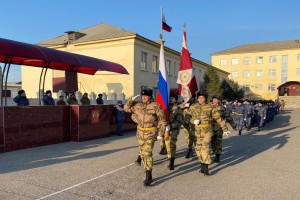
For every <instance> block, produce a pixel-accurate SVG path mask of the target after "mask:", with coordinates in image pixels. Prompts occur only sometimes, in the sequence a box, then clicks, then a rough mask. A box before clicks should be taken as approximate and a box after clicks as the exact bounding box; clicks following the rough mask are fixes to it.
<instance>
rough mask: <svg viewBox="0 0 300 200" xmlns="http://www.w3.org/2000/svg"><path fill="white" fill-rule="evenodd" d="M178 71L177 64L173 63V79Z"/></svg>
mask: <svg viewBox="0 0 300 200" xmlns="http://www.w3.org/2000/svg"><path fill="white" fill-rule="evenodd" d="M178 71H179V69H177V63H176V62H174V76H175V77H177V76H178Z"/></svg>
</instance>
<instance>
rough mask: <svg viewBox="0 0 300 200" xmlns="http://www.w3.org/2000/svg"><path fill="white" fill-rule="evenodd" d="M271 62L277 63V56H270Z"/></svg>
mask: <svg viewBox="0 0 300 200" xmlns="http://www.w3.org/2000/svg"><path fill="white" fill-rule="evenodd" d="M269 62H270V63H276V62H277V56H270V58H269Z"/></svg>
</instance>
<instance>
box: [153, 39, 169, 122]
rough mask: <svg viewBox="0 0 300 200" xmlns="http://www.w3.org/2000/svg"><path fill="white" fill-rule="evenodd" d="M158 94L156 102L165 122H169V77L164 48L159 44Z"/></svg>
mask: <svg viewBox="0 0 300 200" xmlns="http://www.w3.org/2000/svg"><path fill="white" fill-rule="evenodd" d="M158 76H159V77H158V92H157V98H156V102H157V103H158V104H160V105H161V107H162V109H163V110H164V112H165V114H166V119H167V122H169V121H170V120H169V119H170V117H169V110H168V107H169V96H170V84H169V76H168V72H167V69H166V64H165V56H164V47H163V44H161V47H160V55H159V73H158Z"/></svg>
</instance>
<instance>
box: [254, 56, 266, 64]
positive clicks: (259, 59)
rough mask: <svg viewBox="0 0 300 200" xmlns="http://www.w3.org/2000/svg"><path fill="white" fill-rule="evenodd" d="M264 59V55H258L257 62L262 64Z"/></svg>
mask: <svg viewBox="0 0 300 200" xmlns="http://www.w3.org/2000/svg"><path fill="white" fill-rule="evenodd" d="M263 61H264V57H263V56H258V57H257V58H256V63H257V64H262V63H263Z"/></svg>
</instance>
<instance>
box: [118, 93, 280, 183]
mask: <svg viewBox="0 0 300 200" xmlns="http://www.w3.org/2000/svg"><path fill="white" fill-rule="evenodd" d="M152 95H153V92H152V90H151V89H143V90H142V91H141V94H140V95H137V96H135V97H133V98H132V99H130V100H129V101H128V102H127V103H126V104H125V106H124V111H125V112H128V113H131V118H132V120H133V121H134V122H135V123H136V124H137V139H138V144H139V154H138V157H137V160H136V161H135V163H136V164H137V165H142V164H143V168H144V170H145V172H146V178H145V180H144V182H143V183H144V186H149V185H151V182H152V169H153V153H152V151H153V147H154V143H155V141H157V140H161V142H160V145H161V150H160V152H159V153H160V154H162V155H167V157H168V159H169V165H168V168H169V169H170V170H174V168H175V164H174V163H175V158H176V142H177V137H178V134H179V132H180V129H181V128H183V132H184V135H185V139H186V143H187V146H188V148H187V153H186V156H185V158H187V159H188V158H190V157H193V148H194V149H195V152H196V154H197V157H198V160H199V162H200V171H199V172H200V173H202V174H204V175H205V176H208V175H209V168H208V166H209V165H210V164H211V163H212V159H211V152H213V154H214V160H213V161H214V162H216V163H219V162H220V158H221V153H222V140H223V136H228V135H229V134H231V133H230V131H229V130H228V126H227V124H230V126H231V127H232V129H233V130H236V131H237V132H238V135H242V131H243V130H244V129H246V130H247V131H250V130H251V129H252V128H253V127H258V128H257V130H258V131H261V130H262V127H263V126H264V124H265V123H267V122H268V121H272V120H273V118H274V116H275V115H276V114H278V113H279V110H280V109H281V110H283V109H284V105H285V103H284V101H282V102H281V103H280V102H279V101H276V102H273V101H261V100H260V101H250V100H244V101H243V100H236V101H233V102H227V101H221V99H220V97H218V96H217V95H213V96H212V98H211V99H212V100H211V102H208V101H207V100H208V94H207V93H206V92H198V93H197V95H196V96H195V97H197V99H195V97H192V98H191V99H190V100H189V101H188V102H183V103H179V102H177V101H178V95H176V94H171V95H170V103H169V108H168V111H169V112H168V113H169V116H166V114H165V112H164V109H163V108H162V107H161V105H159V104H158V103H157V102H155V101H154V99H153V97H152ZM139 96H141V101H137V98H138V97H139Z"/></svg>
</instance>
